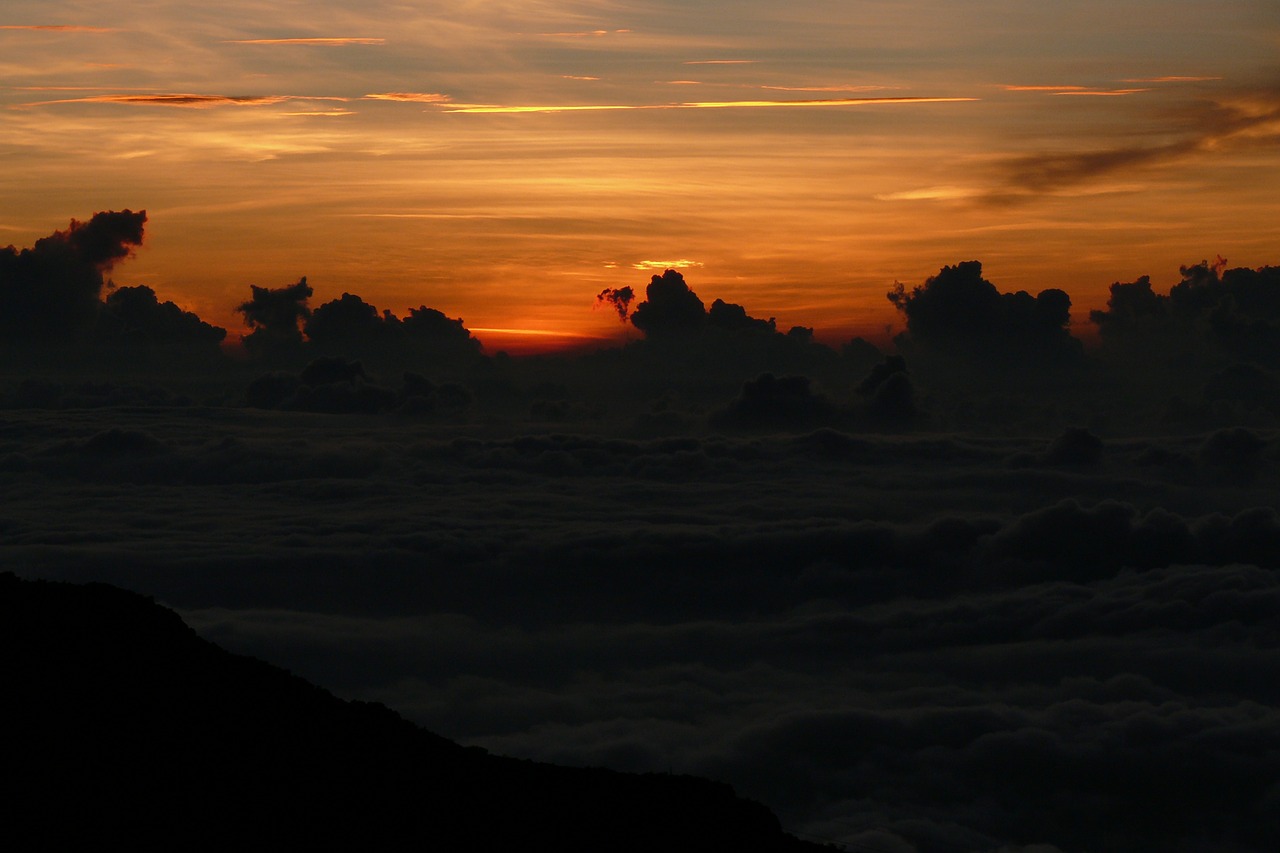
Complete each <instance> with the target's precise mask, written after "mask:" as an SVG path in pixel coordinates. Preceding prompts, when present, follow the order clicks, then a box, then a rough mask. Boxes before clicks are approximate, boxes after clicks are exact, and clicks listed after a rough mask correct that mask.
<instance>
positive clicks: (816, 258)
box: [0, 0, 1280, 349]
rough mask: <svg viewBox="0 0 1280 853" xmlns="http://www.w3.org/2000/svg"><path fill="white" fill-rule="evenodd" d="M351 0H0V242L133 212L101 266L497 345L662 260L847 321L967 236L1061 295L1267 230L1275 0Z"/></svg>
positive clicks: (1004, 265)
mask: <svg viewBox="0 0 1280 853" xmlns="http://www.w3.org/2000/svg"><path fill="white" fill-rule="evenodd" d="M349 6H350V4H346V3H337V2H330V0H321V2H305V3H304V2H279V3H275V4H272V5H270V6H268V7H263V6H262V5H261V4H249V3H246V2H238V0H232V2H228V3H221V4H218V5H217V6H216V8H215V7H210V6H208V5H207V4H195V3H187V2H127V3H125V2H94V3H87V2H80V3H77V2H48V0H42V2H25V0H17V2H7V3H6V4H5V6H4V10H3V12H2V13H0V153H2V154H3V158H4V163H5V165H6V167H7V168H5V169H4V171H3V174H2V175H0V245H3V244H6V243H11V244H14V245H17V246H28V245H31V244H32V243H33V242H34V241H35V240H36V239H38V238H39V237H41V236H44V235H46V234H48V233H50V232H51V231H52V230H54V229H56V228H64V227H66V223H67V222H68V221H69V220H70V219H72V218H77V219H81V220H85V219H88V218H89V216H91V215H92V214H93V213H94V212H95V211H99V210H108V209H123V208H131V209H134V210H138V209H146V210H147V212H148V223H147V229H148V230H147V239H146V242H145V244H144V245H143V247H142V248H141V249H140V250H139V251H138V253H137V257H136V258H135V259H133V260H131V261H130V262H128V264H126V265H122V266H120V267H119V268H117V270H116V271H115V273H114V276H115V279H116V283H117V284H145V285H148V286H150V287H152V288H154V289H155V290H156V292H157V293H158V294H159V295H160V296H161V298H163V299H172V300H174V301H176V302H177V303H179V304H180V305H182V306H183V307H184V308H186V309H189V310H193V311H195V312H197V313H198V314H200V315H201V316H202V317H203V318H204V319H206V320H208V321H209V322H212V323H216V324H218V325H222V326H225V327H227V328H228V329H230V330H232V331H233V332H239V331H241V330H242V329H243V324H242V320H241V318H240V317H239V316H237V315H236V314H235V311H234V309H235V306H236V305H238V304H239V303H241V302H243V301H245V300H246V299H247V298H248V293H249V291H248V287H249V285H250V284H256V285H260V286H268V287H283V286H286V285H288V284H291V283H293V282H295V281H297V279H298V278H299V277H301V276H307V278H308V281H309V282H310V284H311V285H312V286H313V287H314V288H315V294H316V295H315V298H314V300H313V302H314V304H317V305H318V304H321V303H323V302H325V301H328V300H330V299H334V298H337V297H338V296H340V295H341V294H342V293H343V292H353V293H358V294H360V295H361V296H362V297H364V298H365V299H366V300H367V301H369V302H372V303H373V304H375V305H377V306H378V307H379V308H383V309H390V310H392V311H395V312H397V313H400V314H403V313H404V312H405V311H406V310H407V309H408V308H411V307H417V306H419V305H426V306H428V307H432V308H436V309H438V310H441V311H443V312H445V313H446V314H448V315H449V316H451V317H461V318H462V319H463V320H464V322H465V323H466V325H467V327H468V328H470V329H472V330H474V331H475V332H476V334H477V336H478V337H480V338H481V339H482V340H484V341H485V342H486V344H487V345H488V346H489V347H490V348H491V349H492V348H512V347H514V348H516V349H518V348H519V347H520V346H521V345H522V343H521V342H522V341H523V345H524V346H525V347H530V346H536V345H541V344H543V343H545V344H547V345H553V344H559V343H567V342H572V341H574V340H579V341H581V340H590V339H591V338H593V337H601V338H604V337H615V338H616V337H620V336H623V335H625V334H628V330H627V328H626V327H625V326H622V325H620V324H619V323H618V318H617V315H616V314H614V313H613V312H611V311H608V310H598V309H596V307H595V300H594V297H595V295H596V294H597V293H598V292H600V291H601V290H602V289H604V288H606V287H622V286H626V285H631V286H633V287H636V288H637V289H639V288H641V287H643V285H644V284H645V283H647V282H648V280H649V277H650V276H651V275H653V274H654V273H660V272H661V271H662V270H663V269H665V268H677V269H680V270H681V271H682V272H683V273H684V275H685V277H686V279H687V280H688V282H689V284H690V286H691V287H693V289H694V290H695V291H697V292H698V294H699V295H700V296H701V297H702V298H703V299H704V300H706V301H707V302H710V301H711V300H712V299H715V298H723V299H725V300H726V301H730V302H737V303H741V304H743V305H745V306H746V307H747V309H748V310H749V311H750V312H751V314H753V315H754V316H760V317H776V318H777V320H778V325H779V326H780V327H781V328H787V327H790V326H792V325H804V326H810V327H814V328H815V329H816V331H817V334H818V337H819V338H820V339H823V340H828V341H832V342H835V341H839V340H841V339H847V338H848V337H849V336H850V335H851V334H863V335H865V336H869V337H875V336H877V335H879V336H883V335H884V333H885V330H886V327H888V326H891V325H892V324H898V327H900V318H899V317H897V316H896V315H895V313H894V310H893V307H892V306H891V305H890V304H889V303H888V301H887V300H886V299H885V293H886V292H887V291H888V290H889V289H890V288H891V287H892V285H893V283H894V282H895V281H903V282H906V283H907V284H908V285H910V284H916V283H919V282H921V281H923V280H924V279H925V278H926V277H928V276H929V275H931V274H933V273H936V272H937V270H938V269H939V268H940V267H941V266H943V265H946V264H954V263H957V262H959V261H963V260H970V259H977V260H981V261H983V263H984V271H985V274H986V276H987V278H989V279H990V280H991V281H993V282H994V283H995V284H996V285H997V286H998V287H1000V289H1002V290H1005V291H1013V290H1023V289H1025V290H1029V291H1031V292H1033V293H1034V292H1037V291H1039V290H1041V289H1044V288H1048V287H1059V288H1062V289H1064V290H1066V291H1067V292H1068V293H1070V294H1071V296H1072V298H1073V303H1074V306H1073V316H1074V317H1075V322H1076V324H1077V326H1078V327H1083V326H1087V323H1086V321H1085V319H1084V318H1085V317H1086V316H1087V311H1088V309H1090V308H1096V307H1101V306H1102V305H1103V304H1104V303H1105V301H1106V298H1107V286H1108V285H1109V284H1110V283H1112V282H1114V281H1131V280H1133V279H1136V278H1137V277H1138V276H1141V275H1145V274H1150V275H1151V276H1152V279H1153V282H1155V283H1156V284H1157V288H1158V289H1161V288H1163V287H1167V286H1168V285H1169V284H1172V283H1173V282H1175V281H1176V280H1177V278H1178V274H1177V270H1178V267H1179V265H1182V264H1193V263H1196V262H1198V261H1200V260H1202V259H1206V258H1207V259H1212V258H1214V257H1216V256H1219V255H1220V256H1222V257H1224V258H1226V259H1227V260H1228V262H1229V263H1230V264H1231V265H1233V266H1237V265H1238V266H1251V267H1257V266H1262V265H1264V264H1274V263H1277V262H1280V258H1277V257H1276V256H1275V248H1276V247H1277V246H1280V225H1278V224H1277V217H1276V216H1275V215H1274V214H1275V198H1276V197H1277V191H1278V190H1280V62H1277V57H1280V6H1277V4H1275V3H1274V2H1270V0H1224V2H1218V3H1214V4H1207V3H1203V2H1189V0H1159V2H1155V1H1154V0H1109V2H1105V3H1104V2H1093V0H1084V1H1083V2H1070V3H1059V4H1042V3H1034V2H1025V0H971V1H968V0H967V1H966V2H954V0H946V2H944V0H936V2H852V1H850V2H835V0H797V2H793V3H789V4H786V5H785V6H784V5H782V4H777V3H764V2H758V0H735V2H733V3H729V2H727V0H710V2H702V3H699V4H693V5H691V4H688V3H683V2H674V0H654V2H633V3H622V2H585V1H584V0H551V1H550V2H518V3H517V2H478V0H466V1H465V2H464V1H463V0H443V2H437V3H432V4H405V3H395V2H382V0H370V2H365V3H362V4H359V5H358V7H355V8H349ZM500 330H508V331H507V332H506V333H503V332H501V331H500ZM511 330H527V331H529V332H538V333H541V334H538V335H522V334H518V333H514V332H513V331H511ZM629 333H630V334H631V335H632V336H633V337H634V336H636V332H635V330H630V332H629ZM530 341H532V342H533V343H530Z"/></svg>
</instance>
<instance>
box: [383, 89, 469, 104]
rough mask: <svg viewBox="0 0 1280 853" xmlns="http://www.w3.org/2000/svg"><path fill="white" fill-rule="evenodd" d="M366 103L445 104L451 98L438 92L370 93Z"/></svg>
mask: <svg viewBox="0 0 1280 853" xmlns="http://www.w3.org/2000/svg"><path fill="white" fill-rule="evenodd" d="M363 99H364V100H366V101H403V102H407V103H414V104H447V103H449V102H450V101H451V100H453V99H452V98H451V97H449V96H448V95H445V94H441V93H440V92H371V93H369V94H368V95H365V96H364V98H363Z"/></svg>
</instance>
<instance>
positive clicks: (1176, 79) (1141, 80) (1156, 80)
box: [1120, 76, 1222, 83]
mask: <svg viewBox="0 0 1280 853" xmlns="http://www.w3.org/2000/svg"><path fill="white" fill-rule="evenodd" d="M1221 79H1222V78H1221V77H1178V76H1166V77H1127V78H1125V79H1124V80H1121V81H1120V82H1121V83H1208V82H1211V81H1213V80H1221Z"/></svg>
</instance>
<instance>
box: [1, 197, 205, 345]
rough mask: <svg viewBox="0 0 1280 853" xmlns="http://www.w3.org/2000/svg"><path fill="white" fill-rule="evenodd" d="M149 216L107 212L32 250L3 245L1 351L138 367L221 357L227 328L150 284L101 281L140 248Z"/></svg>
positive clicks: (76, 223)
mask: <svg viewBox="0 0 1280 853" xmlns="http://www.w3.org/2000/svg"><path fill="white" fill-rule="evenodd" d="M146 221H147V213H146V211H145V210H140V211H137V212H134V211H132V210H120V211H103V212H100V213H96V214H94V215H93V217H91V218H90V219H89V221H88V222H80V221H78V220H74V219H73V220H71V224H70V225H69V226H68V227H67V228H66V230H63V231H56V232H54V233H53V234H52V235H50V236H48V237H45V238H42V239H40V240H37V241H36V244H35V246H33V247H32V248H30V249H22V250H21V251H19V250H17V249H14V248H13V247H12V246H10V247H8V248H7V249H5V250H0V350H3V351H5V352H7V353H9V356H10V358H11V359H12V358H14V357H15V355H16V357H18V358H21V359H23V360H34V361H35V362H36V363H40V362H41V361H45V362H48V363H50V364H62V363H64V362H66V361H67V360H68V359H71V360H72V363H74V359H75V357H76V355H77V354H80V353H90V352H96V356H95V357H96V358H98V359H101V360H105V361H106V362H108V363H111V362H112V361H113V359H124V360H125V361H126V362H128V363H129V364H131V365H133V366H142V365H145V364H146V363H148V362H149V361H156V362H164V361H168V362H169V363H170V364H172V363H175V360H176V361H177V362H182V361H183V360H184V359H187V358H195V359H200V360H205V361H210V360H213V359H216V358H217V357H218V355H219V351H218V345H219V344H220V343H221V341H222V339H223V338H224V337H225V336H226V331H225V330H224V329H221V328H218V327H217V326H212V325H210V324H208V323H205V322H204V321H203V320H201V319H200V318H199V317H198V316H196V315H195V314H193V313H191V312H189V311H184V310H183V309H182V308H180V307H179V306H177V305H175V304H174V303H173V302H161V301H160V300H159V299H158V298H157V296H156V293H155V291H154V290H152V289H151V288H149V287H145V286H137V287H115V286H114V284H113V283H110V282H108V281H106V280H105V279H104V274H106V273H109V272H110V271H111V270H112V269H113V268H114V267H115V265H116V264H117V263H119V262H120V261H123V260H125V259H127V258H129V257H130V256H131V255H132V253H133V251H134V249H136V248H137V247H139V246H141V245H142V240H143V233H144V228H145V224H146ZM104 294H105V298H104ZM19 354H20V355H19Z"/></svg>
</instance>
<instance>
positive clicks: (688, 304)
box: [631, 270, 707, 339]
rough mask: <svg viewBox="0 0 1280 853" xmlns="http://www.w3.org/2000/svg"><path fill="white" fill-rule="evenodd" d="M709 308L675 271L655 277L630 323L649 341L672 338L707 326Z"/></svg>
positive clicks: (646, 289) (668, 271)
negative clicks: (651, 339)
mask: <svg viewBox="0 0 1280 853" xmlns="http://www.w3.org/2000/svg"><path fill="white" fill-rule="evenodd" d="M706 322H707V308H706V306H705V305H704V304H703V302H702V300H701V299H699V298H698V295H697V294H696V293H694V292H693V290H692V289H691V288H690V287H689V285H688V284H686V283H685V280H684V276H683V275H681V274H680V273H679V272H677V271H676V270H667V271H665V272H664V273H663V274H662V275H655V276H653V278H652V279H651V280H650V282H649V286H648V287H646V288H645V301H644V302H641V303H640V304H639V305H637V306H636V310H635V311H634V312H633V313H632V315H631V323H632V325H634V326H635V327H636V328H637V329H639V330H640V331H642V332H644V334H645V336H646V337H649V338H657V339H664V338H672V337H677V336H680V335H682V334H690V333H692V332H696V331H698V330H699V329H701V328H702V327H703V326H705V325H706Z"/></svg>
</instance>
